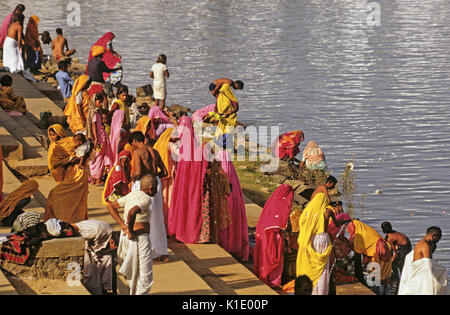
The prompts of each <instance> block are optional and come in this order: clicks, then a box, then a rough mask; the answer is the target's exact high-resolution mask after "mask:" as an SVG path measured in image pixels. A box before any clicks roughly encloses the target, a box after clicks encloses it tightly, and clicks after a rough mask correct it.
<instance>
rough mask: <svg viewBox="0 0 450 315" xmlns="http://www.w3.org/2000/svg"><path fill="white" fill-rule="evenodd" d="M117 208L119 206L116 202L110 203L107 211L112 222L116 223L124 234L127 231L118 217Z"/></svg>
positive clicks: (126, 227)
mask: <svg viewBox="0 0 450 315" xmlns="http://www.w3.org/2000/svg"><path fill="white" fill-rule="evenodd" d="M119 208H120V205H119V203H118V202H117V201H115V202H113V203H110V204H108V205H107V209H108V212H109V214H111V216H112V217H113V219H114V221H116V222H117V224H119V226H120V228H121V229H122V231H123V232H124V233H127V231H128V226H127V225H126V224H125V223H124V222H123V220H122V218H121V217H120V215H119V211H118V210H119Z"/></svg>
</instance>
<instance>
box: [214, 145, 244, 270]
mask: <svg viewBox="0 0 450 315" xmlns="http://www.w3.org/2000/svg"><path fill="white" fill-rule="evenodd" d="M217 159H219V160H220V161H221V163H222V169H223V170H224V172H225V174H227V176H228V181H229V182H230V184H231V194H230V195H229V196H227V200H228V209H229V211H230V216H231V225H229V226H227V227H226V228H224V229H222V230H220V232H219V235H220V246H222V247H223V248H224V249H225V250H226V251H227V252H228V253H230V254H233V255H234V256H235V257H237V258H239V259H241V260H243V261H247V260H248V256H249V240H248V224H247V215H246V211H245V201H244V194H243V193H242V188H241V185H240V183H239V178H238V176H237V173H236V170H235V168H234V165H233V162H232V160H231V156H230V153H229V152H228V151H226V150H221V151H220V152H219V153H218V154H217Z"/></svg>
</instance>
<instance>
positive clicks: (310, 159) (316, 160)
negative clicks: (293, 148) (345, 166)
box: [300, 141, 327, 171]
mask: <svg viewBox="0 0 450 315" xmlns="http://www.w3.org/2000/svg"><path fill="white" fill-rule="evenodd" d="M300 166H301V167H306V168H307V169H309V170H310V171H315V170H323V171H326V170H327V163H326V161H325V155H324V153H323V151H322V149H321V148H320V147H319V146H318V145H317V143H315V142H314V141H309V142H308V144H307V145H306V147H305V149H304V150H303V157H302V161H301V163H300Z"/></svg>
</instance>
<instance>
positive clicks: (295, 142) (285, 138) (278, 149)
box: [272, 130, 304, 159]
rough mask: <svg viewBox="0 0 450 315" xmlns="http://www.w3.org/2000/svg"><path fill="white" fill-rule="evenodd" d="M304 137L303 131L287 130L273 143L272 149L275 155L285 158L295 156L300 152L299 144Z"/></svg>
mask: <svg viewBox="0 0 450 315" xmlns="http://www.w3.org/2000/svg"><path fill="white" fill-rule="evenodd" d="M303 139H304V136H303V132H302V131H300V130H295V131H291V132H287V133H285V134H282V135H281V136H279V137H278V140H276V141H275V142H274V144H273V145H272V151H273V152H274V153H275V156H277V157H279V158H280V159H283V158H285V157H289V158H293V157H295V156H296V155H297V154H299V153H300V149H299V147H298V146H299V145H300V142H302V141H303Z"/></svg>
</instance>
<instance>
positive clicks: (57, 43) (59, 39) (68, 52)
mask: <svg viewBox="0 0 450 315" xmlns="http://www.w3.org/2000/svg"><path fill="white" fill-rule="evenodd" d="M52 51H53V57H55V59H56V60H57V61H59V60H60V59H61V58H62V57H70V56H72V55H73V54H74V53H76V52H77V51H76V50H75V49H69V44H68V42H67V39H66V38H65V37H64V36H63V30H62V29H60V28H57V29H56V37H55V39H54V40H53V42H52Z"/></svg>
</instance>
